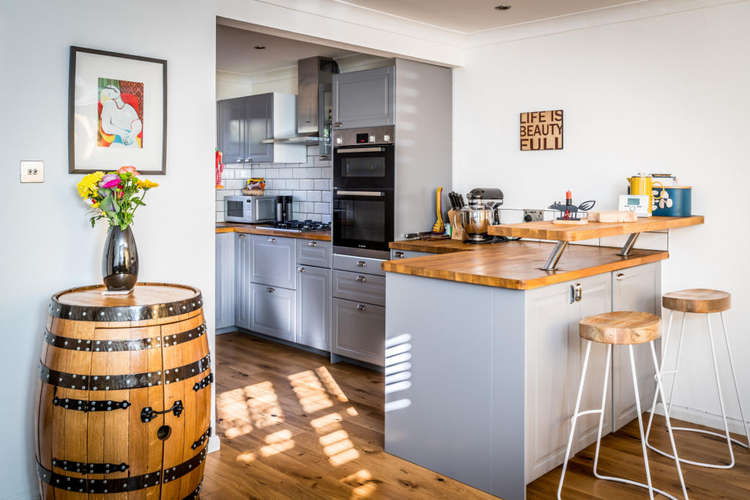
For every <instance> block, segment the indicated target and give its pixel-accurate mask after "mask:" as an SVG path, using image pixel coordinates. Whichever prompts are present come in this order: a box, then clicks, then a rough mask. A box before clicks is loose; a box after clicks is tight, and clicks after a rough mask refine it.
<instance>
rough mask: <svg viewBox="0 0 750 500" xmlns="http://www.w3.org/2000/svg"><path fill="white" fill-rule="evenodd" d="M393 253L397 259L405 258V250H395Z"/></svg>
mask: <svg viewBox="0 0 750 500" xmlns="http://www.w3.org/2000/svg"><path fill="white" fill-rule="evenodd" d="M393 255H394V256H395V257H396V258H397V259H403V258H404V252H394V253H393Z"/></svg>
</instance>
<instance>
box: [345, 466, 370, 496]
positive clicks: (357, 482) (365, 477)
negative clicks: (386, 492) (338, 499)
mask: <svg viewBox="0 0 750 500" xmlns="http://www.w3.org/2000/svg"><path fill="white" fill-rule="evenodd" d="M341 482H342V483H344V484H347V485H349V486H351V487H352V488H353V489H352V496H351V498H352V500H354V499H357V498H367V497H369V496H371V495H372V494H373V493H374V492H375V490H376V489H377V487H378V485H377V483H376V482H375V481H373V479H372V474H371V473H370V471H369V470H367V469H361V470H359V471H357V472H355V473H354V474H350V475H348V476H346V477H345V478H344V479H342V480H341Z"/></svg>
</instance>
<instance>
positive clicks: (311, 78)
mask: <svg viewBox="0 0 750 500" xmlns="http://www.w3.org/2000/svg"><path fill="white" fill-rule="evenodd" d="M297 71H298V77H297V78H298V89H297V135H296V136H294V137H289V138H285V139H267V140H265V141H263V142H266V143H284V144H290V143H291V144H308V145H320V155H321V156H328V155H330V153H331V120H332V111H333V108H332V106H333V75H334V73H338V72H339V67H338V64H336V61H334V60H333V59H330V58H327V57H308V58H307V59H300V60H299V61H297Z"/></svg>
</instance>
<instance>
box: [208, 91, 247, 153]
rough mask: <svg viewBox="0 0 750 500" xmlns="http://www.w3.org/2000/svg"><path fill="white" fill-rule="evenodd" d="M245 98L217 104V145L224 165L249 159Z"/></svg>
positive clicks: (227, 100)
mask: <svg viewBox="0 0 750 500" xmlns="http://www.w3.org/2000/svg"><path fill="white" fill-rule="evenodd" d="M245 116H246V105H245V98H244V97H239V98H235V99H223V100H221V101H217V103H216V134H217V138H216V144H217V146H218V148H219V151H221V152H222V155H223V156H222V158H223V160H224V163H241V162H243V161H245V158H246V157H247V145H246V123H245Z"/></svg>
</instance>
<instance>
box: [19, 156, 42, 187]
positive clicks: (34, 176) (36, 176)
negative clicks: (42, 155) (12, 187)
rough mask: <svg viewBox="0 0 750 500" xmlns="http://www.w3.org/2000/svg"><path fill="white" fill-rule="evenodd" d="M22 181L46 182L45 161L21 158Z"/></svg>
mask: <svg viewBox="0 0 750 500" xmlns="http://www.w3.org/2000/svg"><path fill="white" fill-rule="evenodd" d="M21 182H22V183H25V182H44V162H43V161H38V160H34V161H31V160H21Z"/></svg>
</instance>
